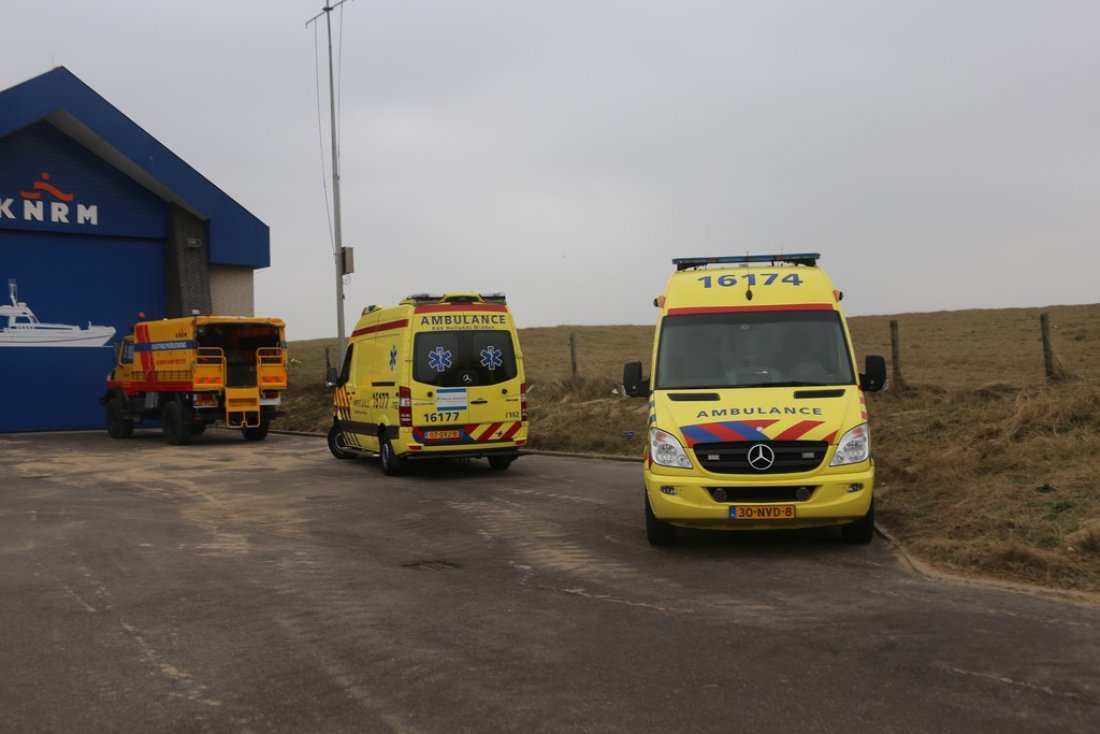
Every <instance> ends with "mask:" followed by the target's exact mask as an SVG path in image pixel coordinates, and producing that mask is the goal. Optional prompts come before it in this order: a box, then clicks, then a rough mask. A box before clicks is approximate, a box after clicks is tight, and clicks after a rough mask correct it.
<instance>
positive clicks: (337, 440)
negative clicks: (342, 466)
mask: <svg viewBox="0 0 1100 734" xmlns="http://www.w3.org/2000/svg"><path fill="white" fill-rule="evenodd" d="M347 445H348V444H347V439H345V438H344V432H343V431H341V430H340V429H339V427H337V425H336V423H333V424H332V428H330V429H328V450H329V452H330V453H332V455H333V456H335V457H336V458H337V459H353V458H355V454H353V453H351V452H350V451H348V450H347Z"/></svg>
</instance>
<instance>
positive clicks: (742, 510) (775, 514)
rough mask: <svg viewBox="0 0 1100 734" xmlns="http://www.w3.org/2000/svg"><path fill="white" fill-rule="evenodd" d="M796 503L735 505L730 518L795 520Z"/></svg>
mask: <svg viewBox="0 0 1100 734" xmlns="http://www.w3.org/2000/svg"><path fill="white" fill-rule="evenodd" d="M794 508H795V506H794V505H740V506H739V505H733V506H732V507H730V520H793V519H795V517H797V515H796V513H795V509H794Z"/></svg>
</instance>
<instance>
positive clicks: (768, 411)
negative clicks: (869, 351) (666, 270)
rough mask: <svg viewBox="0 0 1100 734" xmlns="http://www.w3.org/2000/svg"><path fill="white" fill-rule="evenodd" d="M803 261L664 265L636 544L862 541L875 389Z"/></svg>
mask: <svg viewBox="0 0 1100 734" xmlns="http://www.w3.org/2000/svg"><path fill="white" fill-rule="evenodd" d="M819 257H820V256H819V255H818V254H816V253H805V254H793V255H746V256H740V257H737V256H735V257H702V258H680V259H676V260H673V263H674V264H675V265H676V272H675V273H674V274H673V275H672V277H671V278H670V279H669V282H668V286H667V288H666V289H665V292H664V294H663V295H662V296H660V297H658V298H657V299H656V301H655V305H656V306H658V307H659V308H660V316H659V318H658V321H657V331H656V337H655V339H654V348H653V359H652V363H651V372H650V375H651V376H650V378H644V377H642V363H641V362H638V361H634V362H628V363H627V364H626V366H625V368H624V371H623V373H624V374H623V384H624V387H625V388H626V390H627V392H628V393H629V394H630V395H634V396H636V397H648V398H649V444H648V447H647V450H646V455H645V518H646V534H647V537H648V539H649V542H650V543H651V544H652V545H667V544H669V543H672V542H674V541H675V539H676V528H677V527H685V528H703V529H719V530H748V529H774V528H809V527H819V526H829V525H838V526H841V529H842V535H843V537H844V539H845V540H847V541H849V542H853V543H867V542H870V540H871V538H872V537H873V534H874V500H873V489H874V473H875V470H874V462H873V459H872V456H871V444H870V430H869V428H868V424H867V406H866V403H865V400H864V393H865V392H868V391H874V390H880V389H882V388H883V387H884V385H885V382H886V363H885V360H884V359H883V358H882V357H881V356H878V355H869V356H868V357H867V359H866V363H865V368H864V373H863V374H857V371H856V367H855V364H856V362H855V357H854V353H853V350H852V342H851V337H850V336H849V333H848V327H847V324H846V323H845V320H844V315H843V312H842V311H841V308H840V300H841V293H840V291H838V290H836V289H835V288H834V287H833V284H832V282H831V281H830V280H829V277H828V275H826V273H825V272H824V271H823V270H822V269H821V268H819V267H818V266H817V261H818V259H819Z"/></svg>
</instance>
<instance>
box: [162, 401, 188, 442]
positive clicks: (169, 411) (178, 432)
mask: <svg viewBox="0 0 1100 734" xmlns="http://www.w3.org/2000/svg"><path fill="white" fill-rule="evenodd" d="M161 420H162V421H163V422H164V440H165V441H167V442H168V443H170V444H171V445H173V446H186V445H187V444H189V443H191V426H190V425H189V424H188V423H187V422H186V421H185V420H184V416H183V408H182V407H180V404H179V403H177V402H175V401H173V402H170V403H168V405H165V406H164V414H163V416H161Z"/></svg>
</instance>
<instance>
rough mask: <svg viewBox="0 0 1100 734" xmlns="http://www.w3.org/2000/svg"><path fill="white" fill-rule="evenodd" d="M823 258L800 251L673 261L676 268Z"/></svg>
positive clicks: (812, 261) (811, 262)
mask: <svg viewBox="0 0 1100 734" xmlns="http://www.w3.org/2000/svg"><path fill="white" fill-rule="evenodd" d="M820 258H821V253H818V252H798V253H792V254H790V255H783V254H780V255H727V256H724V257H676V258H673V259H672V263H673V264H674V265H675V266H676V270H677V271H680V270H690V269H692V268H704V267H706V266H707V265H746V264H749V263H769V264H771V265H775V264H776V263H791V264H792V265H810V266H813V265H817V261H818V260H819V259H820Z"/></svg>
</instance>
